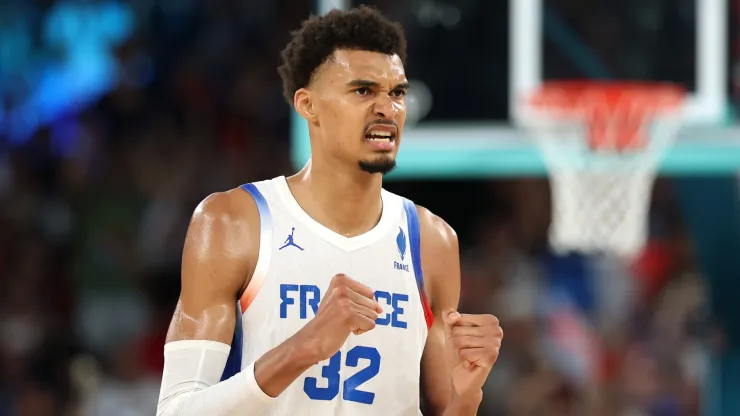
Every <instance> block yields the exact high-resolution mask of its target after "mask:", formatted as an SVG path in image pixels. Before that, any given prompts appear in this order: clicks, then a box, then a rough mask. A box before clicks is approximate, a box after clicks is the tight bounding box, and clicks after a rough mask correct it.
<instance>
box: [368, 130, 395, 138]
mask: <svg viewBox="0 0 740 416" xmlns="http://www.w3.org/2000/svg"><path fill="white" fill-rule="evenodd" d="M367 135H368V136H380V137H391V132H389V131H378V130H370V132H369V133H368V134H367Z"/></svg>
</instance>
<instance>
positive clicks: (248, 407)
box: [157, 341, 275, 416]
mask: <svg viewBox="0 0 740 416" xmlns="http://www.w3.org/2000/svg"><path fill="white" fill-rule="evenodd" d="M230 350H231V347H229V346H228V345H226V344H223V343H221V342H216V341H175V342H170V343H168V344H167V345H165V347H164V371H163V372H162V387H161V389H160V392H159V404H158V405H157V416H203V415H208V416H230V415H240V414H245V412H247V411H248V414H249V415H261V414H264V413H266V411H267V410H268V409H269V408H270V406H271V405H272V403H273V402H274V401H275V399H274V398H272V397H270V396H268V395H266V394H265V393H264V392H263V391H262V389H261V388H260V387H259V385H258V384H257V381H256V380H255V378H254V363H252V364H251V365H250V366H249V367H247V368H245V369H244V370H243V371H241V372H240V373H238V374H236V375H235V376H234V377H231V378H230V379H228V380H224V381H221V382H219V381H220V380H221V375H222V373H223V371H224V367H226V360H227V358H228V357H229V351H230Z"/></svg>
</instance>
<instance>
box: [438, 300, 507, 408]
mask: <svg viewBox="0 0 740 416" xmlns="http://www.w3.org/2000/svg"><path fill="white" fill-rule="evenodd" d="M442 319H443V320H444V328H445V341H446V349H447V360H448V363H449V365H450V378H451V379H452V385H453V388H454V389H455V394H457V395H458V396H460V397H471V396H475V395H477V394H480V391H481V389H482V388H483V383H485V381H486V379H487V378H488V374H489V373H490V372H491V368H492V367H493V364H494V363H495V362H496V359H497V358H498V352H499V349H500V348H501V340H502V339H503V338H504V331H503V330H502V329H501V327H500V326H499V321H498V319H497V318H496V317H495V316H493V315H468V314H460V313H458V312H457V311H455V310H453V309H447V310H445V311H444V312H443V313H442Z"/></svg>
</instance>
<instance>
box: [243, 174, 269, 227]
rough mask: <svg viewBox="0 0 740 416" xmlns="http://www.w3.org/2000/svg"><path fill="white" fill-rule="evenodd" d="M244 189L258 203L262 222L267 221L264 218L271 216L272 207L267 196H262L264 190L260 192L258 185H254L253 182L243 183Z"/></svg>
mask: <svg viewBox="0 0 740 416" xmlns="http://www.w3.org/2000/svg"><path fill="white" fill-rule="evenodd" d="M242 189H244V190H245V191H247V192H248V193H249V194H250V195H252V198H254V202H255V203H256V204H257V210H258V211H259V213H260V220H261V221H260V224H262V223H265V222H266V221H264V220H263V219H264V218H269V217H270V208H269V207H268V206H267V201H266V200H265V197H264V196H262V192H260V190H259V189H257V187H256V186H254V184H253V183H247V184H244V185H242Z"/></svg>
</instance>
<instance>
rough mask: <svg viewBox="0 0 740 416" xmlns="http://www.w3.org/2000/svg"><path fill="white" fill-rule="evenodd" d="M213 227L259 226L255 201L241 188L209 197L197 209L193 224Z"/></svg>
mask: <svg viewBox="0 0 740 416" xmlns="http://www.w3.org/2000/svg"><path fill="white" fill-rule="evenodd" d="M193 223H204V224H206V223H207V224H209V225H211V226H228V227H232V226H247V227H249V226H252V227H254V226H259V211H258V210H257V204H256V203H255V202H254V199H253V198H252V197H251V196H250V195H249V194H248V193H247V192H245V191H244V190H242V189H241V188H235V189H231V190H229V191H225V192H216V193H213V194H210V195H208V196H207V197H206V198H205V199H204V200H203V201H201V203H200V204H198V206H197V207H196V208H195V211H194V212H193V217H192V219H191V224H193Z"/></svg>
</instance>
